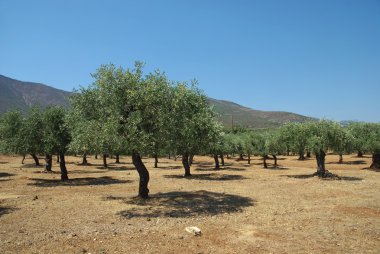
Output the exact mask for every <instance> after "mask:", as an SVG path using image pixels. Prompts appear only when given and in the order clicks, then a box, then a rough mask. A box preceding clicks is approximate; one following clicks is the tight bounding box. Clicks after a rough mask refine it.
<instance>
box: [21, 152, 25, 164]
mask: <svg viewBox="0 0 380 254" xmlns="http://www.w3.org/2000/svg"><path fill="white" fill-rule="evenodd" d="M24 160H25V154H24V155H23V156H22V161H21V164H24Z"/></svg>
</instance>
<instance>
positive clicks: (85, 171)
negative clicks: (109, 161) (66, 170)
mask: <svg viewBox="0 0 380 254" xmlns="http://www.w3.org/2000/svg"><path fill="white" fill-rule="evenodd" d="M104 173H106V171H100V170H94V171H91V169H88V170H81V169H78V170H72V171H70V174H104Z"/></svg>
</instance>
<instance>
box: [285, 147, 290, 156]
mask: <svg viewBox="0 0 380 254" xmlns="http://www.w3.org/2000/svg"><path fill="white" fill-rule="evenodd" d="M289 155H290V149H289V147H286V156H289Z"/></svg>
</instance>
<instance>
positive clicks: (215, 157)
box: [214, 154, 219, 169]
mask: <svg viewBox="0 0 380 254" xmlns="http://www.w3.org/2000/svg"><path fill="white" fill-rule="evenodd" d="M214 161H215V169H219V159H218V155H217V154H214Z"/></svg>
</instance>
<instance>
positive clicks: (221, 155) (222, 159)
mask: <svg viewBox="0 0 380 254" xmlns="http://www.w3.org/2000/svg"><path fill="white" fill-rule="evenodd" d="M220 161H221V162H222V166H223V167H224V155H223V154H220Z"/></svg>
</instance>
